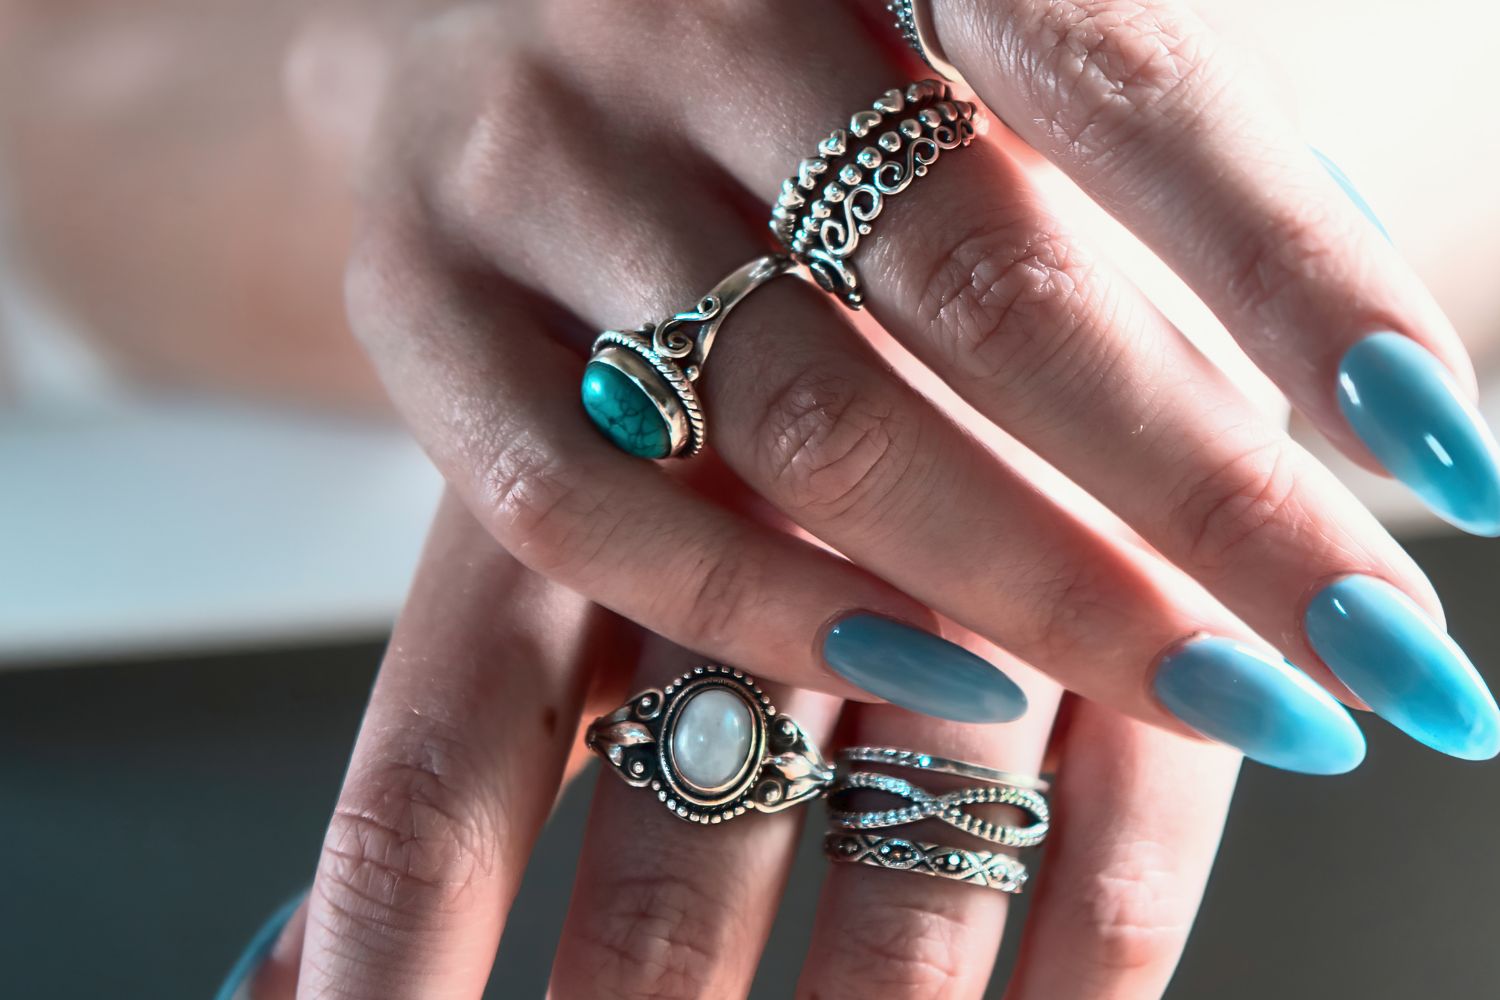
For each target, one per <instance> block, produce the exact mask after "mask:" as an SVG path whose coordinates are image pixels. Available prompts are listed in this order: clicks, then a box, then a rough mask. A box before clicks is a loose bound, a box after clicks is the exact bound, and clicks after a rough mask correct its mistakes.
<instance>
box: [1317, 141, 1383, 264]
mask: <svg viewBox="0 0 1500 1000" xmlns="http://www.w3.org/2000/svg"><path fill="white" fill-rule="evenodd" d="M1307 148H1308V149H1310V150H1312V155H1313V156H1315V157H1316V158H1317V160H1318V162H1319V163H1321V164H1323V169H1324V170H1326V171H1328V176H1330V177H1332V178H1333V180H1334V183H1336V184H1338V186H1339V187H1341V188H1343V189H1344V193H1345V194H1346V195H1348V196H1349V200H1350V201H1352V202H1354V207H1355V208H1357V209H1359V210H1360V211H1361V212H1363V213H1364V216H1365V218H1367V219H1369V220H1370V221H1371V222H1372V223H1374V224H1375V228H1376V229H1378V230H1380V235H1381V236H1384V237H1385V239H1386V242H1388V243H1389V242H1390V240H1391V234H1390V233H1389V232H1387V231H1386V228H1385V224H1384V223H1382V222H1381V221H1380V218H1379V217H1378V216H1377V215H1376V214H1375V210H1374V209H1373V208H1371V207H1370V203H1369V202H1367V201H1365V197H1364V195H1362V194H1360V193H1359V189H1358V188H1356V187H1355V186H1354V182H1353V181H1351V180H1350V179H1349V175H1348V174H1346V173H1344V172H1343V171H1342V170H1341V169H1339V165H1338V164H1337V163H1334V162H1333V161H1332V160H1330V159H1329V158H1328V157H1327V156H1325V155H1324V154H1323V151H1322V150H1321V149H1318V148H1317V147H1316V146H1309V147H1307Z"/></svg>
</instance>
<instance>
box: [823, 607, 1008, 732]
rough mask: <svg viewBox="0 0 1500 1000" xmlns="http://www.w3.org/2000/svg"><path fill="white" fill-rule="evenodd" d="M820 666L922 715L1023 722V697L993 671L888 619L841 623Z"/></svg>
mask: <svg viewBox="0 0 1500 1000" xmlns="http://www.w3.org/2000/svg"><path fill="white" fill-rule="evenodd" d="M823 659H824V661H825V662H826V663H827V664H828V665H829V666H830V667H831V668H833V671H834V672H835V673H837V674H838V675H839V676H840V677H843V678H844V679H845V680H847V681H848V682H849V683H851V684H853V685H854V686H855V687H858V688H861V689H862V690H865V691H868V692H870V693H871V694H873V695H877V696H879V697H881V698H884V699H885V700H886V701H888V702H890V703H891V704H893V705H900V706H901V707H902V708H906V709H910V710H911V711H913V712H920V713H921V714H923V715H932V716H936V717H937V718H939V719H951V720H952V721H954V722H1012V721H1014V720H1016V719H1019V718H1020V717H1021V716H1022V715H1025V714H1026V693H1025V692H1024V691H1022V690H1021V689H1020V688H1019V687H1018V686H1017V685H1016V682H1015V681H1013V680H1011V679H1010V678H1009V677H1007V676H1006V675H1005V674H1004V673H1002V672H1001V671H1000V670H999V669H998V668H996V667H995V666H994V665H993V664H991V663H989V662H988V661H986V660H984V659H981V658H980V657H978V656H975V655H974V654H973V653H971V652H969V651H968V650H967V649H964V648H963V647H962V646H959V645H956V644H955V643H951V642H949V641H948V640H947V639H943V638H941V637H939V636H936V635H933V634H932V633H931V632H924V631H922V630H921V629H919V628H913V627H912V626H910V625H903V624H902V623H900V622H898V621H894V620H892V619H890V618H882V617H879V616H878V615H867V614H857V615H850V616H849V617H847V618H842V619H840V620H839V621H838V622H836V623H835V624H834V626H833V627H832V628H830V629H829V630H828V635H827V637H826V638H825V639H824V642H823Z"/></svg>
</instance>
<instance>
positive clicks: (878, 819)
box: [828, 768, 1051, 848]
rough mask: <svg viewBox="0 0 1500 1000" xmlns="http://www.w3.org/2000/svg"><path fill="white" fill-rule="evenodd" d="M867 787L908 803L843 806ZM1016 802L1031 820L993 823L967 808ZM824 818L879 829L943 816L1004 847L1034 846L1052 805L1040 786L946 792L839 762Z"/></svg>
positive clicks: (1045, 830)
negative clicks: (845, 767) (848, 767)
mask: <svg viewBox="0 0 1500 1000" xmlns="http://www.w3.org/2000/svg"><path fill="white" fill-rule="evenodd" d="M860 790H869V791H876V792H882V793H884V794H886V795H893V796H896V797H897V798H901V799H905V800H906V801H907V803H909V804H907V805H904V806H896V807H893V808H889V809H845V808H843V807H842V805H841V803H842V802H843V801H844V800H845V799H847V798H848V797H849V793H852V792H855V791H860ZM985 804H991V805H1006V806H1014V807H1015V808H1017V809H1020V810H1021V811H1023V812H1025V813H1026V814H1027V815H1028V816H1029V817H1030V818H1031V823H1030V824H1028V825H1026V826H1011V825H1007V824H1003V823H995V822H992V821H990V820H987V819H984V818H983V817H981V816H978V815H976V814H974V813H973V812H970V811H969V809H968V808H967V807H969V806H974V805H985ZM828 806H829V808H828V822H829V824H830V825H831V826H835V827H838V828H840V829H843V830H881V829H886V828H888V827H893V826H904V825H906V824H908V823H918V822H921V821H922V820H924V819H935V820H941V821H942V822H944V823H947V824H948V825H949V826H952V827H954V828H956V829H959V830H962V831H963V832H964V833H967V834H969V835H971V836H974V837H978V838H979V839H981V840H986V841H989V842H990V843H992V844H999V845H1001V846H1002V847H1017V848H1024V847H1036V846H1037V845H1039V844H1040V843H1042V841H1044V840H1046V839H1047V833H1048V830H1049V829H1050V827H1051V811H1050V810H1049V809H1048V808H1047V800H1046V799H1045V798H1044V797H1043V796H1042V794H1041V793H1040V792H1037V791H1035V790H1033V789H1029V788H1016V787H1014V786H1013V785H985V786H983V787H980V788H960V789H958V790H956V791H952V792H947V793H944V794H936V793H933V792H929V791H927V790H926V789H924V788H919V787H917V786H916V785H913V784H912V783H911V782H909V781H907V780H905V779H904V778H897V777H895V776H894V775H889V774H876V773H874V772H872V771H853V772H845V771H844V770H843V769H842V768H840V769H839V771H838V776H837V777H836V778H835V779H834V782H833V785H832V786H831V787H830V788H829V789H828Z"/></svg>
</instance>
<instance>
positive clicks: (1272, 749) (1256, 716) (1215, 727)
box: [1154, 636, 1365, 774]
mask: <svg viewBox="0 0 1500 1000" xmlns="http://www.w3.org/2000/svg"><path fill="white" fill-rule="evenodd" d="M1154 683H1155V687H1156V696H1157V698H1159V699H1160V700H1161V703H1162V704H1163V705H1165V706H1166V707H1167V708H1168V709H1170V710H1171V711H1172V713H1173V714H1174V715H1176V716H1177V717H1178V718H1179V719H1181V720H1182V721H1183V722H1186V723H1187V724H1188V725H1189V726H1191V727H1192V728H1194V729H1196V730H1197V731H1198V732H1200V733H1202V734H1203V735H1204V736H1207V737H1209V738H1210V739H1215V740H1218V741H1219V742H1221V743H1227V744H1229V745H1230V746H1232V747H1234V748H1235V749H1237V750H1239V751H1240V753H1242V754H1244V755H1245V756H1246V757H1249V758H1250V759H1252V760H1258V761H1260V762H1261V763H1262V764H1269V765H1270V766H1272V767H1279V768H1283V769H1285V770H1287V771H1301V772H1303V773H1305V774H1343V773H1344V772H1345V771H1352V770H1354V769H1355V768H1356V767H1358V766H1359V763H1360V761H1362V760H1364V759H1365V738H1364V734H1362V733H1361V732H1360V731H1359V726H1358V725H1356V724H1355V722H1354V719H1352V718H1351V717H1350V716H1349V712H1348V711H1347V710H1346V709H1345V708H1344V706H1342V705H1340V704H1339V703H1338V702H1336V701H1334V700H1333V697H1332V696H1331V695H1330V694H1329V693H1328V692H1327V691H1324V690H1323V689H1322V688H1321V687H1319V686H1318V685H1317V684H1315V683H1313V680H1312V678H1310V677H1308V676H1307V675H1306V674H1304V673H1303V672H1302V671H1300V670H1298V669H1297V668H1296V667H1294V666H1292V665H1291V664H1290V663H1287V662H1286V661H1285V660H1283V659H1282V658H1281V657H1279V656H1276V655H1274V654H1272V653H1267V652H1265V651H1264V650H1260V649H1256V648H1255V647H1253V646H1248V645H1246V644H1245V643H1242V642H1238V641H1236V640H1234V639H1225V638H1222V637H1219V636H1204V637H1202V638H1198V639H1191V640H1189V641H1188V642H1186V643H1184V644H1183V645H1181V646H1179V647H1177V648H1176V649H1174V650H1173V651H1172V652H1170V653H1168V654H1167V656H1166V657H1165V658H1163V659H1162V661H1161V666H1159V667H1158V668H1157V671H1156V679H1155V682H1154Z"/></svg>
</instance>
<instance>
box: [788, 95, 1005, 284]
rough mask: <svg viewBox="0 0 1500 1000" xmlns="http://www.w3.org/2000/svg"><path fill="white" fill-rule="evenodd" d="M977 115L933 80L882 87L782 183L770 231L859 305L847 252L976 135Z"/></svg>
mask: <svg viewBox="0 0 1500 1000" xmlns="http://www.w3.org/2000/svg"><path fill="white" fill-rule="evenodd" d="M975 114H976V109H975V107H974V105H973V104H971V103H969V102H968V101H956V100H954V99H953V96H952V93H951V92H950V91H949V90H948V88H947V87H946V86H944V85H943V84H942V83H940V82H939V81H937V80H922V81H920V82H917V83H913V84H911V85H910V86H908V87H907V88H906V89H905V90H888V91H886V92H885V93H884V94H882V95H881V96H880V97H879V98H878V99H877V100H876V101H875V102H874V104H872V105H871V106H870V107H868V108H866V109H864V110H862V111H858V112H855V114H854V116H853V117H852V118H850V119H849V124H848V126H847V127H844V128H838V129H835V130H834V131H833V132H832V133H831V134H830V135H829V136H828V137H827V138H826V139H824V140H823V141H822V142H820V143H818V151H817V155H816V156H812V157H809V158H808V159H805V160H803V161H802V162H801V163H800V164H799V165H798V167H797V173H796V174H795V175H793V176H792V177H790V178H788V179H787V180H786V181H785V182H784V183H783V184H782V186H781V194H780V196H779V197H778V198H777V200H776V204H775V206H774V207H773V208H772V209H771V231H772V232H773V233H774V234H775V235H776V238H777V239H778V240H779V241H780V242H781V244H782V246H784V247H786V249H787V250H788V251H789V252H790V253H791V255H792V258H793V259H794V260H795V261H796V262H797V263H799V264H802V265H803V266H805V267H806V268H807V270H808V273H809V274H810V275H811V276H812V278H813V279H814V280H815V281H817V283H818V284H819V286H821V287H822V288H823V289H824V290H825V291H828V292H831V293H832V294H834V295H837V296H839V297H840V298H842V299H843V300H844V303H845V304H846V305H848V306H849V307H850V308H852V309H858V308H860V307H861V305H862V304H863V303H864V290H863V288H862V287H861V285H860V281H859V275H858V273H857V272H856V271H855V270H854V268H853V265H851V264H850V263H849V257H850V256H851V255H853V253H854V251H855V250H856V249H858V247H859V241H860V239H861V237H864V236H868V235H869V234H870V232H871V224H872V223H873V222H874V221H875V219H876V217H877V216H879V215H880V213H881V211H882V210H883V209H884V208H885V202H886V199H887V198H889V197H892V196H894V195H898V194H900V193H901V192H903V191H905V190H906V189H907V188H908V187H910V186H911V184H912V182H913V181H914V180H916V179H917V178H919V177H924V176H926V174H927V170H928V168H929V167H930V166H931V165H932V164H933V163H935V162H937V159H938V157H939V156H940V155H941V154H942V152H943V151H944V150H949V149H957V148H959V147H961V146H967V145H968V144H969V143H970V142H971V141H973V139H974V134H975V131H974V121H975Z"/></svg>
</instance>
